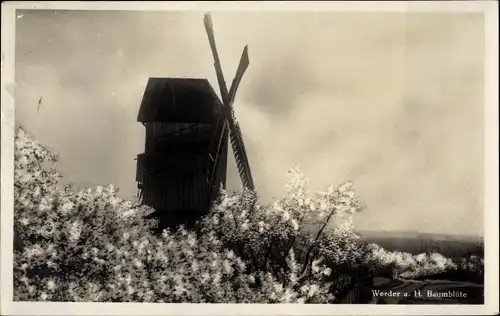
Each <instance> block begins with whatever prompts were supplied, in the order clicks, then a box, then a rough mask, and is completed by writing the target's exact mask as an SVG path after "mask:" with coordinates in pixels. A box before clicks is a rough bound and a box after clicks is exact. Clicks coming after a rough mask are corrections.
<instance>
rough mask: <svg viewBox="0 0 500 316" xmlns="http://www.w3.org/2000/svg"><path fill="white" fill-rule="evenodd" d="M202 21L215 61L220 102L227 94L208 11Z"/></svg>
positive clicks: (223, 100)
mask: <svg viewBox="0 0 500 316" xmlns="http://www.w3.org/2000/svg"><path fill="white" fill-rule="evenodd" d="M203 22H204V23H205V30H206V31H207V35H208V41H209V43H210V49H211V50H212V55H213V57H214V61H215V64H214V66H215V72H216V75H217V81H218V82H219V88H220V93H221V97H222V102H226V100H225V99H226V98H227V95H228V92H227V86H226V81H225V80H224V75H223V73H222V66H221V64H220V60H219V53H218V52H217V46H216V45H215V35H214V30H213V26H212V17H211V16H210V14H209V13H207V14H205V16H204V18H203Z"/></svg>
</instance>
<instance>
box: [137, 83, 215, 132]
mask: <svg viewBox="0 0 500 316" xmlns="http://www.w3.org/2000/svg"><path fill="white" fill-rule="evenodd" d="M221 111H222V104H221V102H220V100H219V98H218V97H217V94H216V93H215V91H214V89H213V88H212V86H211V85H210V83H209V82H208V80H207V79H200V78H149V80H148V83H147V85H146V89H145V91H144V95H143V97H142V102H141V106H140V108H139V114H138V115H137V121H138V122H183V123H210V122H214V121H215V120H216V118H217V117H218V115H220V113H221Z"/></svg>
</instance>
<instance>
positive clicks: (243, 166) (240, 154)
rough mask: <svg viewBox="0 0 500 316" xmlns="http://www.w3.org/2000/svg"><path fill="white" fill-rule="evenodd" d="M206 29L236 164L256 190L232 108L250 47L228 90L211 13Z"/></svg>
mask: <svg viewBox="0 0 500 316" xmlns="http://www.w3.org/2000/svg"><path fill="white" fill-rule="evenodd" d="M204 23H205V29H206V31H207V35H208V40H209V42H210V48H211V50H212V54H213V57H214V61H215V64H214V66H215V71H216V74H217V81H218V83H219V88H220V92H221V97H222V104H223V108H224V114H225V117H226V120H225V122H224V124H225V125H226V124H227V125H228V127H229V131H230V133H229V139H230V143H231V147H232V149H233V152H234V156H235V160H236V165H237V167H238V172H239V174H240V178H241V182H242V183H243V186H244V187H246V188H248V189H250V190H254V189H255V186H254V183H253V178H252V173H251V170H250V164H249V162H248V156H247V153H246V150H245V144H244V142H243V136H242V133H241V128H240V126H239V124H238V122H237V121H236V117H235V115H234V110H233V108H232V104H233V102H234V98H235V95H236V90H237V89H238V86H239V83H240V81H241V78H242V77H243V74H244V73H245V71H246V69H247V68H248V65H249V64H250V62H249V58H248V47H247V46H245V48H244V50H243V54H242V56H241V60H240V64H239V66H238V70H237V71H236V76H235V78H234V80H233V82H232V85H231V88H230V90H229V92H228V90H227V86H226V82H225V80H224V75H223V73H222V66H221V63H220V60H219V54H218V53H217V47H216V45H215V36H214V31H213V26H212V19H211V17H210V14H205V17H204Z"/></svg>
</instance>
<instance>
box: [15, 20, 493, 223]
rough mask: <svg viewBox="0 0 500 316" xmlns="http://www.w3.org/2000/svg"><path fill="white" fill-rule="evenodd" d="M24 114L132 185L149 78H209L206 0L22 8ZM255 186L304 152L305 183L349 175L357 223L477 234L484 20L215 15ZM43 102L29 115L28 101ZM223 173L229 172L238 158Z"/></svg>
mask: <svg viewBox="0 0 500 316" xmlns="http://www.w3.org/2000/svg"><path fill="white" fill-rule="evenodd" d="M22 14H24V17H23V19H19V20H17V23H16V25H17V36H16V81H17V82H18V83H19V86H20V88H19V89H17V92H16V93H17V95H16V109H17V114H16V115H17V119H18V122H19V123H22V124H23V125H25V126H26V127H27V128H28V130H31V131H32V132H33V133H34V134H35V135H36V136H37V137H38V138H39V139H40V140H41V141H42V142H44V143H46V144H47V145H49V146H51V147H53V148H54V150H55V151H57V152H58V153H59V154H60V156H61V169H62V171H63V173H64V174H65V176H66V177H67V178H68V179H70V181H72V182H75V183H77V184H79V185H97V184H104V183H113V184H115V185H117V186H118V187H120V188H121V189H122V193H123V194H124V195H125V196H131V195H133V194H134V193H135V183H134V176H135V161H134V160H133V159H134V157H135V155H137V154H138V153H140V152H142V151H143V146H144V144H143V142H144V131H143V127H142V126H141V125H140V124H139V123H136V122H135V121H136V115H137V111H138V107H139V103H140V100H141V98H142V93H143V90H144V87H145V84H146V81H147V78H148V77H155V76H160V77H204V78H207V79H208V80H209V81H210V82H211V84H212V85H213V87H214V88H215V90H216V91H218V85H217V81H216V77H215V71H214V69H213V60H212V55H211V53H210V51H209V45H208V41H207V38H206V34H205V30H204V27H203V15H202V13H201V12H183V13H175V12H169V13H168V12H125V11H123V12H118V11H117V12H106V11H99V12H98V11H92V12H90V11H87V12H86V11H59V12H57V14H55V13H54V12H53V11H39V10H37V11H23V12H22ZM212 18H213V22H214V27H215V35H216V41H217V45H218V49H219V53H220V57H221V60H222V63H223V69H224V73H225V75H226V81H227V82H228V83H230V82H231V80H232V77H233V75H234V72H235V71H236V67H237V63H238V61H239V58H240V55H241V53H242V50H243V47H244V46H245V45H248V46H249V54H250V67H249V69H248V71H247V73H246V74H245V77H244V78H243V81H242V82H241V85H240V88H239V91H238V93H237V96H236V103H235V111H236V115H237V117H238V119H239V121H240V125H241V127H242V130H243V134H244V138H245V141H246V147H247V150H248V154H249V158H250V163H251V166H252V171H253V174H254V177H255V182H256V185H257V187H258V190H259V192H260V195H261V196H262V197H263V198H264V199H266V200H269V199H270V198H271V197H272V196H279V195H281V194H282V193H283V185H284V183H285V181H286V180H287V179H286V176H287V170H288V169H289V168H291V167H292V166H294V165H295V164H300V165H301V166H302V169H303V170H304V172H305V173H306V175H307V176H308V177H309V178H310V180H311V181H310V183H311V186H312V188H313V189H319V188H321V187H323V186H326V185H329V184H339V183H341V182H343V181H348V180H352V181H354V183H355V186H356V188H357V189H358V191H359V193H360V194H361V196H362V198H363V200H364V202H365V204H367V206H368V210H367V212H366V213H365V214H364V215H362V216H360V218H359V219H358V220H359V224H360V225H361V226H362V228H363V227H369V228H375V227H378V228H380V229H400V228H401V227H403V228H407V229H412V230H430V231H441V232H443V231H446V232H450V233H454V232H464V231H468V232H470V233H482V222H483V220H482V216H483V213H482V201H481V197H482V195H483V193H482V185H481V184H482V179H483V178H482V177H483V175H482V168H483V165H482V161H483V148H482V140H483V136H482V132H483V121H482V120H483V118H482V113H483V112H482V104H483V79H482V78H483V62H484V61H483V46H484V45H483V43H484V34H483V32H484V31H483V28H484V27H483V23H484V22H483V19H482V16H480V15H477V14H451V13H450V14H423V13H347V12H344V13H243V12H238V13H236V12H234V13H222V12H216V13H213V15H212ZM41 96H43V98H44V105H43V108H42V109H41V111H40V114H38V115H37V114H36V102H37V100H38V99H39V98H40V97H41ZM228 179H229V180H228V182H229V185H230V186H231V187H238V186H239V185H240V183H239V178H238V175H237V172H236V168H235V165H234V162H233V161H230V165H229V174H228Z"/></svg>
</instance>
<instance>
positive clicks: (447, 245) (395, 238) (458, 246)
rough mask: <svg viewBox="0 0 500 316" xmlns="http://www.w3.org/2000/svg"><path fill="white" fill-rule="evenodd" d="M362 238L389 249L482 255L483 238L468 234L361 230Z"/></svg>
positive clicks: (456, 256)
mask: <svg viewBox="0 0 500 316" xmlns="http://www.w3.org/2000/svg"><path fill="white" fill-rule="evenodd" d="M360 234H361V236H362V238H363V240H364V241H365V242H367V243H374V244H378V245H380V246H382V247H384V248H385V249H387V250H391V251H396V250H397V251H404V252H409V253H413V254H417V253H429V252H437V253H440V254H442V255H444V256H446V257H450V258H461V257H464V256H470V255H476V256H480V257H483V255H484V254H483V253H482V250H481V249H480V247H478V246H479V245H480V244H481V243H482V242H483V238H482V237H480V236H469V235H449V234H430V233H420V232H414V231H361V232H360Z"/></svg>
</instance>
